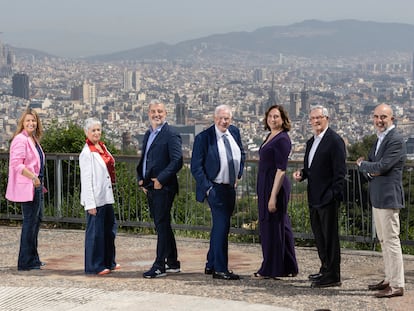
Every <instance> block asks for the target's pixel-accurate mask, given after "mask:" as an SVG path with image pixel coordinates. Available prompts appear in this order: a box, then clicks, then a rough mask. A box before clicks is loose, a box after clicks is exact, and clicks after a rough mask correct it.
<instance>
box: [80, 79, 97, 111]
mask: <svg viewBox="0 0 414 311" xmlns="http://www.w3.org/2000/svg"><path fill="white" fill-rule="evenodd" d="M82 89H83V92H82V93H83V97H82V98H83V102H84V103H87V104H91V105H92V106H93V107H94V105H95V103H96V86H95V84H94V83H89V82H87V81H85V82H84V83H83V86H82Z"/></svg>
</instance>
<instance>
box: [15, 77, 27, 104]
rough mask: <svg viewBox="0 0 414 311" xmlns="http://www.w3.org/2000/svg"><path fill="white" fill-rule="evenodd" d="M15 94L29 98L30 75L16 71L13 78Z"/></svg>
mask: <svg viewBox="0 0 414 311" xmlns="http://www.w3.org/2000/svg"><path fill="white" fill-rule="evenodd" d="M12 89H13V94H12V95H13V96H16V97H20V98H24V99H29V97H30V91H29V76H28V75H27V74H25V73H16V74H14V75H13V78H12Z"/></svg>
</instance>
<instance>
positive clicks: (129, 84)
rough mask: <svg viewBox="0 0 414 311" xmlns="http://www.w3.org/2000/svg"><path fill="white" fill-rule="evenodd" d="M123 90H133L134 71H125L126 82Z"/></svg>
mask: <svg viewBox="0 0 414 311" xmlns="http://www.w3.org/2000/svg"><path fill="white" fill-rule="evenodd" d="M122 89H123V90H124V91H131V90H132V71H130V70H126V69H125V70H124V81H123V87H122Z"/></svg>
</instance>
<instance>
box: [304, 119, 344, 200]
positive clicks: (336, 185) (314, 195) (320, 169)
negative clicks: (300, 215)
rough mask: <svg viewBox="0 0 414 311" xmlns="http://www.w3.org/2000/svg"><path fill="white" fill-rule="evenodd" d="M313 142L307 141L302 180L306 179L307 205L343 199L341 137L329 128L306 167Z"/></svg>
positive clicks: (342, 146) (342, 143)
mask: <svg viewBox="0 0 414 311" xmlns="http://www.w3.org/2000/svg"><path fill="white" fill-rule="evenodd" d="M313 141H314V137H312V138H311V139H309V140H308V142H307V143H306V152H305V158H304V168H303V169H302V180H303V179H308V202H309V207H316V208H318V207H324V206H326V205H328V204H330V203H332V201H333V200H337V201H341V200H342V199H343V190H344V179H345V174H346V151H345V143H344V141H343V139H342V138H341V137H340V136H339V135H338V134H337V133H335V132H334V131H333V130H332V129H331V128H329V127H328V129H327V130H326V132H325V135H324V136H323V138H322V140H321V142H320V143H319V146H318V149H316V152H315V156H314V157H313V160H312V165H311V167H310V168H308V163H309V162H308V157H309V151H310V149H311V147H312V144H313Z"/></svg>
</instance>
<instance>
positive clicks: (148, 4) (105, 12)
mask: <svg viewBox="0 0 414 311" xmlns="http://www.w3.org/2000/svg"><path fill="white" fill-rule="evenodd" d="M1 8H2V10H1V11H0V32H2V34H1V35H0V40H1V41H2V42H5V43H7V44H10V45H12V46H15V47H22V48H33V49H37V50H40V51H44V52H48V53H50V54H53V55H56V56H62V57H82V56H91V55H97V54H107V53H111V52H117V51H122V50H127V49H134V48H137V47H141V46H145V45H149V44H153V43H157V42H165V43H169V44H174V43H177V42H180V41H185V40H190V39H194V38H200V37H204V36H209V35H212V34H217V33H228V32H237V31H249V32H250V31H254V30H256V29H258V28H262V27H267V26H276V25H280V26H282V25H290V24H294V23H299V22H302V21H304V20H308V19H318V20H323V21H333V20H341V19H357V20H364V21H377V22H387V23H388V22H389V23H405V24H412V25H414V16H413V15H412V13H411V12H412V11H413V9H414V2H410V1H406V0H396V1H392V2H389V1H387V0H376V1H375V0H366V1H356V0H349V1H343V2H341V3H337V2H334V3H333V2H332V1H328V0H314V1H306V0H292V1H288V2H286V1H279V0H277V1H271V2H269V1H266V0H257V1H254V2H252V1H247V0H238V1H236V0H227V1H220V2H219V1H217V0H211V1H209V2H203V3H197V2H196V1H191V0H177V1H166V0H153V1H143V0H135V1H134V0H120V1H117V2H113V1H109V0H101V1H97V0H90V1H80V0H72V1H70V2H56V1H52V0H39V1H35V2H34V1H29V0H22V1H13V2H7V3H3V4H2V6H1Z"/></svg>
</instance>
